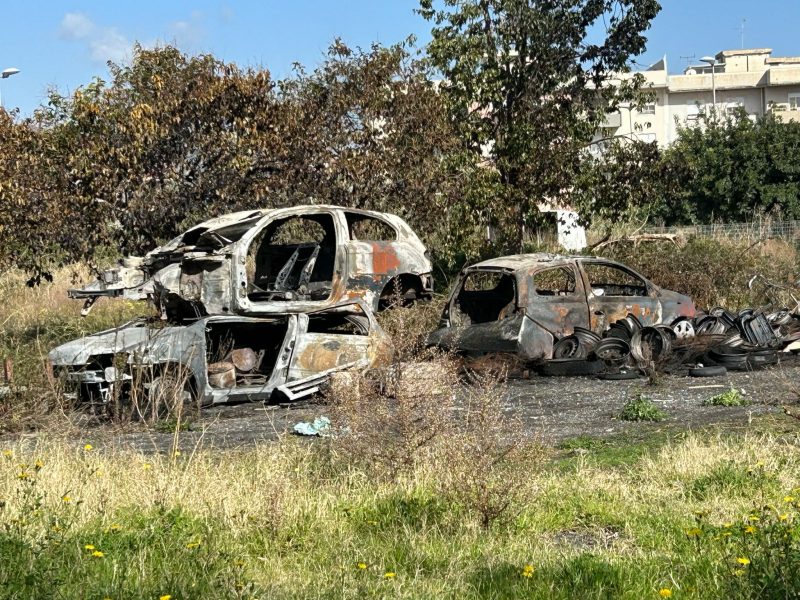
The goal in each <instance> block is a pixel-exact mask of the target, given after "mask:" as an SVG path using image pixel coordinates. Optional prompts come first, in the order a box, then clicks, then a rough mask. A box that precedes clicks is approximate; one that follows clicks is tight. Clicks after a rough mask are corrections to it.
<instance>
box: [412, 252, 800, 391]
mask: <svg viewBox="0 0 800 600" xmlns="http://www.w3.org/2000/svg"><path fill="white" fill-rule="evenodd" d="M799 342H800V315H798V313H797V311H796V310H795V311H793V310H790V309H788V308H781V309H778V310H771V311H770V310H767V309H752V308H748V309H744V310H741V311H739V312H738V313H733V312H730V311H728V310H726V309H724V308H722V307H715V308H712V309H711V310H709V311H708V312H707V313H704V312H697V310H696V308H695V306H694V303H693V302H692V300H691V299H690V298H688V297H686V296H683V295H681V294H678V293H677V292H671V291H669V290H664V289H661V288H659V287H658V286H656V285H655V284H653V283H652V282H650V281H648V280H647V279H646V278H644V277H643V276H641V275H639V274H638V273H636V272H635V271H633V270H632V269H630V268H628V267H626V266H624V265H621V264H619V263H615V262H614V261H610V260H606V259H602V258H594V257H585V256H560V255H551V254H530V255H516V256H508V257H503V258H499V259H494V260H489V261H485V262H483V263H479V264H477V265H472V266H469V267H467V268H465V269H464V270H463V271H462V273H461V275H460V276H459V279H458V281H457V282H456V286H455V288H454V290H453V292H452V294H451V296H450V299H449V301H448V303H447V305H446V307H445V309H444V312H443V314H442V318H441V320H440V323H439V329H437V330H436V331H434V332H433V333H432V334H431V335H430V336H429V338H428V343H429V344H430V345H432V346H439V347H443V348H447V349H454V350H457V351H459V352H462V353H465V354H468V355H481V354H486V353H491V352H508V353H513V354H515V355H517V356H519V357H520V358H521V359H523V360H525V361H526V362H528V363H533V364H535V365H537V366H538V369H539V372H540V373H541V374H544V375H601V376H602V377H603V378H606V379H633V378H636V377H640V376H642V375H644V374H645V372H652V371H658V370H665V371H670V372H672V371H676V370H680V369H683V370H685V372H687V373H688V374H690V375H692V376H694V377H716V376H720V375H724V374H726V373H727V371H728V370H752V369H757V368H760V367H764V366H768V365H773V364H776V363H777V362H778V361H779V352H780V351H781V350H789V349H791V350H796V349H797V348H799V347H800V343H799Z"/></svg>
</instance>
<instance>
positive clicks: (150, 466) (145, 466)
mask: <svg viewBox="0 0 800 600" xmlns="http://www.w3.org/2000/svg"><path fill="white" fill-rule="evenodd" d="M142 468H143V469H144V470H145V471H149V470H150V469H152V468H153V465H151V464H150V463H144V464H143V465H142Z"/></svg>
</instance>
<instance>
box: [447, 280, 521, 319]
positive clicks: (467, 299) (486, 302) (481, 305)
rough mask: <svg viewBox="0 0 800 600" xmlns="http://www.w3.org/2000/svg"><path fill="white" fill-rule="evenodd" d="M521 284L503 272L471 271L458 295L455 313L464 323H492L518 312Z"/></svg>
mask: <svg viewBox="0 0 800 600" xmlns="http://www.w3.org/2000/svg"><path fill="white" fill-rule="evenodd" d="M516 306H517V284H516V280H515V279H514V277H513V276H512V275H509V274H506V273H501V272H499V271H473V272H471V273H468V274H467V276H466V277H465V278H464V281H463V283H462V284H461V290H460V291H459V293H458V296H457V297H456V302H455V307H454V316H455V317H456V321H457V322H458V323H459V324H460V325H475V324H478V323H491V322H492V321H499V320H501V319H505V318H506V317H508V316H510V315H511V314H513V313H514V312H515V311H516Z"/></svg>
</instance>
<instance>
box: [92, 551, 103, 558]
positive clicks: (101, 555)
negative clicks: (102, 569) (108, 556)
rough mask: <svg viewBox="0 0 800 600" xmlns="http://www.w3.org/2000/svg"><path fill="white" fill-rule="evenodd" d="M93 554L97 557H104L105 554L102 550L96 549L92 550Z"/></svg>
mask: <svg viewBox="0 0 800 600" xmlns="http://www.w3.org/2000/svg"><path fill="white" fill-rule="evenodd" d="M92 556H94V557H95V558H103V556H104V554H103V553H102V552H101V551H100V550H95V551H94V552H92Z"/></svg>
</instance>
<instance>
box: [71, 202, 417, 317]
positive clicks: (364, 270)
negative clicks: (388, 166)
mask: <svg viewBox="0 0 800 600" xmlns="http://www.w3.org/2000/svg"><path fill="white" fill-rule="evenodd" d="M432 290H433V278H432V277H431V262H430V260H429V255H428V252H427V251H426V249H425V247H424V245H423V244H422V242H421V241H420V239H419V238H418V237H417V235H416V234H415V233H414V232H413V231H412V230H411V228H410V227H409V226H408V224H407V223H406V222H405V221H403V219H401V218H400V217H398V216H396V215H391V214H385V213H378V212H372V211H365V210H357V209H350V208H342V207H336V206H327V205H314V206H298V207H293V208H282V209H274V210H253V211H245V212H238V213H232V214H229V215H225V216H222V217H218V218H215V219H211V220H209V221H205V222H204V223H201V224H199V225H197V226H195V227H192V228H191V229H189V230H188V231H187V232H185V233H184V234H182V235H180V236H178V237H176V238H175V239H173V240H172V241H170V242H168V243H167V244H164V245H163V246H160V247H159V248H156V249H155V250H152V251H151V252H149V253H147V254H146V255H145V256H144V257H129V258H126V259H124V260H123V261H122V264H121V265H120V266H118V267H116V268H113V269H110V270H107V271H105V272H104V273H102V274H101V275H100V276H99V278H98V280H97V281H95V282H93V283H91V284H89V285H87V286H85V287H83V288H80V289H73V290H70V292H69V295H70V297H72V298H78V299H83V300H85V306H84V311H85V312H87V311H88V310H89V309H90V308H91V305H92V303H94V301H95V300H97V298H100V297H103V296H111V297H124V298H127V299H131V300H145V299H149V300H151V301H153V302H154V303H156V304H157V306H159V307H161V309H162V311H163V312H164V315H165V316H166V317H167V318H168V320H170V321H173V322H175V321H181V320H182V319H184V318H187V317H188V318H196V317H198V316H205V315H230V314H236V315H252V316H255V315H274V314H282V313H289V312H294V313H296V312H303V311H308V310H316V309H318V308H324V307H326V306H333V305H335V304H338V303H340V302H342V301H345V300H348V299H353V298H363V299H364V300H365V301H366V303H367V304H368V305H369V306H370V307H371V308H372V309H373V310H379V309H381V308H382V307H383V306H384V305H385V304H387V303H389V302H391V300H392V298H393V297H397V295H398V294H399V295H400V296H402V298H403V299H404V300H415V299H419V298H423V297H428V296H430V294H431V292H432Z"/></svg>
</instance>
